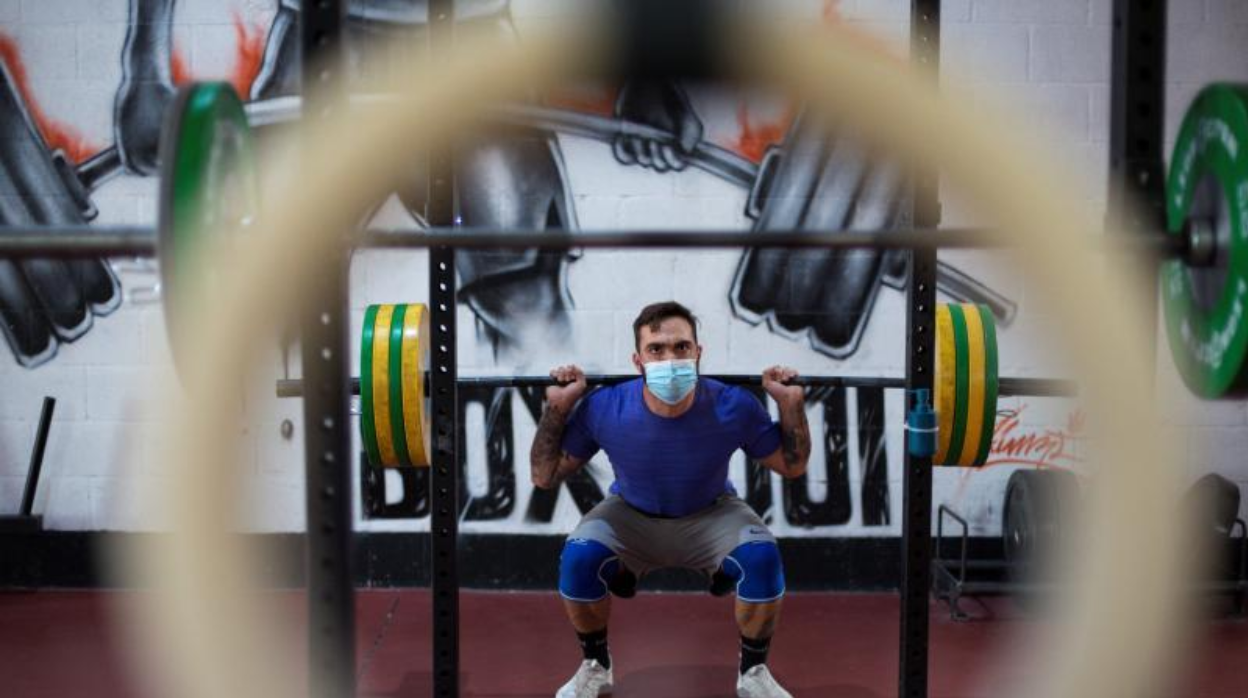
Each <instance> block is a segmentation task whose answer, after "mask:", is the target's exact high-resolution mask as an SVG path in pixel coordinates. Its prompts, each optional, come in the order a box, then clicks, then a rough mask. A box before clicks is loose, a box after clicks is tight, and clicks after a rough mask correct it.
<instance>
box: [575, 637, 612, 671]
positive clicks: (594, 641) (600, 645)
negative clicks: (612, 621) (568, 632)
mask: <svg viewBox="0 0 1248 698" xmlns="http://www.w3.org/2000/svg"><path fill="white" fill-rule="evenodd" d="M576 637H577V638H578V639H579V640H580V641H581V653H582V654H584V655H585V658H586V659H597V660H598V663H599V664H601V665H602V668H603V669H610V668H611V654H610V653H609V652H607V629H606V628H603V629H602V630H599V631H597V632H593V633H577V634H576Z"/></svg>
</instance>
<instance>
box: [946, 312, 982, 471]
mask: <svg viewBox="0 0 1248 698" xmlns="http://www.w3.org/2000/svg"><path fill="white" fill-rule="evenodd" d="M997 389H998V378H997V330H996V324H995V323H994V322H993V319H992V313H991V312H990V311H989V310H988V307H987V306H984V305H975V304H972V303H942V304H939V305H937V306H936V380H935V404H936V412H937V422H938V427H939V429H938V432H937V444H936V455H935V457H934V458H933V459H932V462H933V463H934V464H936V465H960V466H980V465H983V464H984V463H985V462H986V461H987V460H988V450H989V448H990V446H991V445H992V432H993V427H994V426H995V425H996V416H997Z"/></svg>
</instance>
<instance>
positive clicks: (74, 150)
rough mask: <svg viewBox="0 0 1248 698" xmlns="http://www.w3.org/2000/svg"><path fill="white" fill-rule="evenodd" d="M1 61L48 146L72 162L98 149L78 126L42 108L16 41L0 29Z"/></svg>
mask: <svg viewBox="0 0 1248 698" xmlns="http://www.w3.org/2000/svg"><path fill="white" fill-rule="evenodd" d="M0 60H3V62H4V65H5V67H7V68H8V71H9V75H10V76H12V78H13V84H14V85H15V86H16V87H17V91H18V94H20V95H21V97H22V102H23V103H25V104H26V111H27V112H28V113H29V114H30V118H31V120H32V121H33V122H34V123H35V128H37V129H39V133H40V134H41V135H42V136H43V140H44V141H45V142H47V144H48V146H49V147H51V148H53V149H59V150H62V151H64V152H65V156H66V157H68V158H69V159H70V160H72V161H73V162H82V161H83V160H86V159H87V158H89V157H91V156H92V155H94V154H95V153H96V152H98V151H99V150H100V146H99V145H97V144H95V143H92V142H90V141H89V140H87V139H86V137H84V136H83V135H82V134H81V133H80V132H79V131H78V130H77V129H75V128H74V127H72V126H70V125H68V124H66V123H65V122H63V121H60V120H58V119H53V118H52V117H50V116H48V115H47V114H46V113H45V112H44V111H43V109H42V108H41V107H40V106H39V103H38V102H37V101H36V100H35V95H34V93H33V92H31V90H30V80H29V79H28V77H27V75H26V66H25V64H23V63H22V57H21V51H20V50H19V48H18V46H17V42H16V41H15V40H14V39H13V38H12V37H10V36H8V35H6V34H4V33H3V32H0Z"/></svg>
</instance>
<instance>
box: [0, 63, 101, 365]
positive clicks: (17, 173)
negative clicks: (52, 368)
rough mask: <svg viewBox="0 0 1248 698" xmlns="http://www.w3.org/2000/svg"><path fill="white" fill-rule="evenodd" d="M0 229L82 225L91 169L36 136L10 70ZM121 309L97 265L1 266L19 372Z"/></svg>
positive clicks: (1, 108) (3, 85)
mask: <svg viewBox="0 0 1248 698" xmlns="http://www.w3.org/2000/svg"><path fill="white" fill-rule="evenodd" d="M0 134H3V135H4V137H3V138H2V139H0V162H3V163H4V167H3V168H0V192H2V193H0V225H6V226H7V225H14V226H30V225H49V226H56V225H64V226H71V225H84V224H86V223H87V222H88V221H90V220H91V219H92V218H94V217H95V215H96V211H95V208H94V206H92V204H91V201H90V199H89V197H88V192H89V189H90V187H91V186H92V185H93V183H94V182H95V181H96V180H95V179H94V177H95V176H96V175H97V174H98V170H96V169H95V168H94V167H84V168H79V169H75V167H74V166H73V165H72V164H71V163H70V162H69V160H68V159H67V158H66V157H65V155H64V153H62V152H60V151H53V150H52V149H51V148H49V147H48V144H47V143H46V142H45V141H44V139H43V136H42V134H40V132H39V130H38V129H37V128H36V126H35V123H34V120H33V119H32V118H31V114H30V111H29V110H28V109H27V105H26V104H25V102H24V100H23V99H22V96H21V93H20V92H19V91H18V89H17V85H16V83H15V82H14V80H13V77H12V75H11V74H10V73H9V69H8V66H6V65H3V64H0ZM120 304H121V287H120V284H119V283H118V281H117V277H116V275H114V274H113V272H112V269H111V268H110V267H109V266H108V265H107V264H106V263H105V262H104V261H103V260H97V259H79V260H60V259H27V260H22V261H12V260H7V259H0V320H2V321H0V329H3V332H4V337H5V340H7V342H8V344H9V347H10V348H11V349H12V350H13V355H14V356H15V357H16V359H17V362H18V363H19V364H20V365H22V366H27V367H33V366H38V365H40V364H42V363H45V362H47V361H48V360H50V359H51V358H52V357H53V356H55V355H56V351H57V347H58V346H59V345H60V343H61V342H72V341H74V340H75V339H78V338H79V337H81V336H83V334H85V333H86V332H87V330H89V329H91V325H92V323H93V320H94V317H95V316H96V315H106V314H108V313H110V312H112V311H113V310H115V309H116V308H117V307H118V306H119V305H120Z"/></svg>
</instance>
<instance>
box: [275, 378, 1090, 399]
mask: <svg viewBox="0 0 1248 698" xmlns="http://www.w3.org/2000/svg"><path fill="white" fill-rule="evenodd" d="M637 377H638V376H637V375H636V374H615V375H605V374H604V375H587V376H585V380H586V382H587V383H589V384H590V385H591V386H599V385H616V384H619V383H624V382H626V381H630V380H633V379H634V378H637ZM707 377H708V378H713V379H714V380H717V381H720V382H722V383H727V384H729V385H749V386H759V385H762V382H763V380H762V377H761V376H758V375H754V374H736V375H712V376H707ZM455 384H456V385H457V386H458V387H461V388H463V387H473V388H546V387H549V386H552V385H555V384H556V382H555V380H554V379H553V378H551V377H549V376H483V377H477V378H459V379H457V380H456V381H455ZM792 385H801V386H805V387H815V388H828V387H831V388H888V389H901V388H905V387H906V380H905V378H902V377H896V378H889V377H871V376H799V377H798V378H797V379H796V380H794V381H793V382H792ZM1000 385H1001V388H1000V394H1001V395H1003V396H1005V395H1019V396H1023V395H1025V396H1031V397H1075V396H1077V395H1078V394H1079V387H1078V385H1077V384H1076V383H1075V382H1074V381H1069V380H1062V379H1054V378H1002V379H1001V382H1000ZM351 394H352V395H359V394H360V379H359V378H352V379H351ZM277 397H279V398H294V397H303V380H302V379H299V378H281V379H278V381H277Z"/></svg>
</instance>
